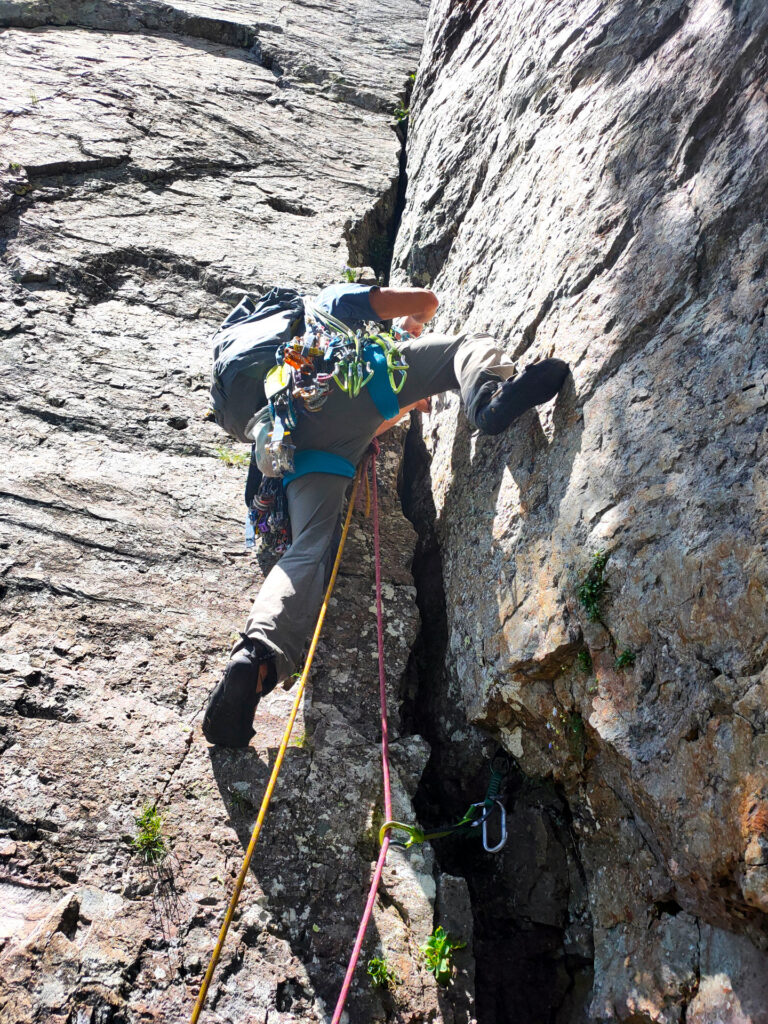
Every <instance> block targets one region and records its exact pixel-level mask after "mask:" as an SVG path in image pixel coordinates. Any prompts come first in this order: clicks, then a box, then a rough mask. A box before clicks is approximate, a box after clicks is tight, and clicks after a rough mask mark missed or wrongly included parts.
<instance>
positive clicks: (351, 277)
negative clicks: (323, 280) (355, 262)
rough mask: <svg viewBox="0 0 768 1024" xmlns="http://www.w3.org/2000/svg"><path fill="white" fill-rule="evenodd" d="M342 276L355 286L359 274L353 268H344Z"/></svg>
mask: <svg viewBox="0 0 768 1024" xmlns="http://www.w3.org/2000/svg"><path fill="white" fill-rule="evenodd" d="M341 276H342V277H343V278H344V280H345V281H347V282H348V283H349V284H354V283H355V281H356V280H357V274H356V273H355V271H354V269H353V268H352V267H344V269H343V270H342V272H341Z"/></svg>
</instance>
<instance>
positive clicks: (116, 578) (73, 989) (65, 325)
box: [0, 0, 468, 1024]
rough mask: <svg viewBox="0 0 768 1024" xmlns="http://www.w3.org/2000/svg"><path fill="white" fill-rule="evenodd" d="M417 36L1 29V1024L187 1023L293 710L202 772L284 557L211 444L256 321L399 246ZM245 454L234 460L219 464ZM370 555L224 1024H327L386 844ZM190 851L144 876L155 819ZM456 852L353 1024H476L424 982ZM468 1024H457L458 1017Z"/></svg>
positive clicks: (395, 665)
mask: <svg viewBox="0 0 768 1024" xmlns="http://www.w3.org/2000/svg"><path fill="white" fill-rule="evenodd" d="M423 18H424V8H423V6H422V4H421V3H420V2H416V0H413V2H409V0H397V2H395V3H391V4H388V5H387V4H379V5H376V7H375V8H371V9H366V10H365V11H363V10H362V9H361V7H360V5H357V4H351V3H346V4H344V3H337V4H332V5H331V6H330V7H326V9H325V10H324V12H323V14H322V16H318V8H317V6H316V5H305V4H290V5H278V4H274V5H268V4H263V5H253V4H247V5H246V4H231V5H229V6H227V5H226V4H217V5H216V6H214V5H206V4H202V3H200V4H197V3H194V4H193V3H182V4H176V5H167V4H159V3H153V2H149V0H144V2H137V3H130V2H129V3H101V4H91V3H74V2H73V3H56V2H53V3H3V4H2V5H1V6H0V19H1V21H0V23H2V24H3V25H5V26H6V27H5V28H4V29H3V30H2V31H0V41H1V46H0V49H1V50H2V66H3V71H2V74H3V81H4V89H3V100H2V126H3V129H2V138H1V140H0V167H2V174H1V175H0V177H1V178H2V193H1V197H0V211H1V212H2V220H1V221H0V228H1V234H2V244H3V250H4V256H5V260H4V264H3V269H2V271H0V332H2V370H3V372H2V383H1V384H0V390H1V391H2V399H3V409H2V421H1V422H2V436H3V450H4V455H5V457H4V464H3V468H2V471H1V472H0V477H1V478H2V484H1V486H0V491H1V492H2V493H1V495H0V499H1V506H2V511H1V512H0V514H1V515H2V520H3V530H2V536H1V537H0V571H1V573H2V578H1V579H0V599H1V603H0V616H1V619H2V630H1V635H2V653H1V654H0V683H1V685H0V711H1V712H2V716H3V717H2V724H1V725H0V749H1V750H2V757H0V778H1V779H2V800H1V804H2V806H0V829H1V833H0V904H1V906H2V909H1V910H0V1016H2V1018H3V1020H7V1021H9V1022H13V1024H21V1022H27V1021H39V1022H43V1021H45V1022H51V1021H54V1020H58V1021H62V1022H64V1021H70V1022H75V1021H77V1024H108V1022H110V1021H112V1022H115V1024H118V1022H123V1024H127V1022H135V1021H136V1022H137V1021H143V1022H148V1021H163V1022H168V1024H170V1022H179V1021H185V1020H187V1019H188V1017H189V1013H190V1010H191V1005H192V1000H193V998H194V996H195V994H196V992H197V989H198V986H199V983H200V980H201V977H202V973H203V971H204V969H205V967H206V964H207V961H208V957H209V955H210V953H211V950H212V947H213V942H214V938H215V935H216V931H217V929H218V927H219V924H220V921H221V918H222V914H223V910H224V906H225V902H226V898H227V896H228V893H229V891H230V890H231V886H232V882H233V879H234V876H235V874H236V872H237V870H238V868H239V864H240V861H241V859H242V855H243V848H244V845H245V844H246V843H247V839H248V837H249V835H250V832H251V828H252V825H253V822H254V819H255V816H256V809H257V808H258V805H259V802H260V799H261V795H262V793H263V790H264V786H265V783H266V780H267V778H268V774H269V770H270V767H271V765H272V763H273V761H274V756H275V752H276V747H277V744H278V741H279V737H280V735H281V732H282V727H283V724H284V722H285V719H286V716H287V713H288V708H289V706H290V702H291V699H292V698H291V695H290V694H286V693H284V692H283V691H282V690H280V691H278V692H276V693H274V694H272V695H270V697H269V698H268V699H266V700H265V701H264V704H263V706H262V708H261V709H260V711H259V715H258V721H257V736H256V738H255V740H254V742H253V744H252V746H251V748H249V749H248V750H247V751H243V752H237V753H231V752H225V751H221V750H213V751H209V750H208V748H207V745H206V744H205V743H204V741H203V740H202V737H201V735H200V731H199V719H200V712H201V710H202V706H203V703H204V701H205V699H206V695H207V693H208V691H209V690H210V688H211V687H212V686H213V684H214V683H215V681H216V679H217V677H218V675H219V674H220V672H221V669H222V667H223V664H224V661H225V659H226V652H227V651H228V648H229V646H230V643H231V640H232V636H233V631H234V630H236V629H238V628H240V627H241V626H242V624H243V621H244V618H245V615H246V612H247V610H248V607H249V605H250V601H251V599H252V597H253V594H254V591H255V589H256V588H257V587H258V585H259V582H260V580H261V579H262V577H263V573H264V572H265V571H266V570H267V569H268V568H269V562H268V559H267V558H266V557H262V556H256V557H250V556H246V554H245V552H244V549H243V546H242V518H241V510H242V507H243V506H242V486H243V477H244V471H243V470H242V468H238V467H235V466H231V465H228V464H227V460H228V459H229V458H230V452H229V451H227V450H226V449H227V448H228V447H230V446H228V445H227V441H226V438H224V437H223V435H221V434H220V433H219V432H218V430H217V428H216V427H215V426H213V425H212V424H211V423H208V422H206V421H205V420H204V414H205V411H206V408H207V373H208V349H207V345H206V339H207V337H208V335H209V334H210V332H211V330H212V328H213V327H214V326H215V325H216V324H217V323H218V322H219V321H220V320H221V318H222V316H223V315H224V313H225V312H226V311H227V310H228V309H229V308H231V304H232V301H233V300H234V298H235V297H236V296H237V295H238V294H239V292H240V290H241V289H247V290H250V291H254V292H258V291H259V290H260V289H262V288H264V287H267V286H270V285H271V284H273V283H276V282H279V283H284V284H294V285H298V286H302V287H307V288H313V287H316V286H320V285H324V284H326V283H328V282H329V281H333V280H338V279H339V271H340V268H341V266H342V265H343V264H344V263H345V262H347V261H351V260H355V261H359V262H360V263H367V262H370V261H373V262H374V264H375V262H376V259H377V257H378V258H379V259H380V258H381V246H382V244H385V242H386V234H387V231H389V230H390V229H391V226H390V223H389V221H390V219H391V216H392V213H393V205H394V200H395V190H396V184H397V176H398V170H399V168H398V159H399V150H400V139H399V137H398V135H397V133H396V132H395V130H394V123H393V118H392V109H393V108H394V106H395V104H396V103H397V102H398V100H399V99H402V98H404V96H405V94H406V90H407V88H408V74H409V73H410V72H411V71H412V70H414V69H415V67H416V63H417V60H418V50H419V46H420V41H421V35H422V32H423ZM401 443H402V438H401V437H400V438H399V437H395V438H394V439H393V441H392V443H391V445H390V446H389V447H387V448H386V450H385V451H384V453H383V455H382V458H381V480H382V485H381V486H382V492H383V516H384V519H383V545H384V550H385V552H386V558H385V565H384V579H385V587H386V591H387V597H388V601H387V615H388V619H387V623H388V625H387V654H388V667H389V685H390V690H391V699H392V707H393V713H392V724H391V730H392V735H393V740H394V743H393V765H394V769H393V771H394V788H395V801H396V810H397V813H398V815H400V816H403V817H406V818H410V817H412V816H413V811H412V808H411V804H410V797H411V794H412V793H413V791H414V789H415V786H416V783H417V781H418V778H419V775H420V774H421V770H422V768H423V764H424V762H425V760H426V757H427V754H428V751H427V750H426V747H425V744H424V743H423V741H421V740H420V739H419V738H418V737H413V736H409V735H406V734H405V733H404V731H403V730H402V728H401V726H400V714H399V704H400V680H401V677H402V675H403V670H404V667H405V663H406V660H407V658H408V653H409V650H410V646H411V643H412V640H413V637H414V635H415V631H416V626H417V611H416V607H415V603H414V588H413V581H412V579H411V575H410V559H411V551H412V547H413V531H412V530H411V528H410V526H409V525H408V524H407V523H406V522H405V520H403V518H402V516H401V515H400V512H399V500H398V496H397V492H396V487H395V481H396V477H397V472H398V466H399V461H400V458H399V451H400V447H401ZM222 445H223V446H224V450H223V451H219V453H218V456H217V448H219V447H220V446H222ZM372 604H373V583H372V542H371V537H370V528H369V525H368V524H366V523H365V522H364V521H363V520H362V518H359V519H357V520H355V523H354V526H353V530H352V535H351V540H350V544H349V548H348V552H347V554H346V556H345V562H344V567H343V569H342V574H341V579H340V583H339V586H338V589H337V592H336V597H335V598H334V601H333V607H332V610H331V614H330V616H329V621H328V623H327V627H326V633H325V637H324V639H323V641H322V643H321V645H320V650H319V655H318V659H317V662H316V664H317V668H316V671H315V672H314V674H313V678H312V682H311V684H310V689H309V693H308V696H307V698H306V700H305V702H304V706H303V709H302V711H301V713H300V718H299V722H298V723H297V726H296V732H295V734H294V742H293V743H292V745H291V747H290V748H289V750H288V754H287V758H286V763H285V767H284V769H283V773H282V776H281V779H280V782H279V784H278V789H277V791H276V795H275V799H274V802H273V806H272V809H271V811H270V814H269V817H268V819H267V825H266V827H265V830H264V833H263V838H262V840H261V842H260V845H259V847H258V848H257V853H256V856H255V859H254V863H253V870H252V872H251V876H250V877H249V879H248V881H247V883H246V887H245V890H244V895H243V900H242V903H241V908H240V910H239V911H238V915H237V917H236V920H235V923H234V926H233V930H232V932H231V934H230V936H229V939H228V942H227V945H226V947H225V951H224V955H223V957H222V961H221V964H220V967H219V970H218V973H217V975H216V978H215V980H214V985H213V988H212V991H211V996H210V1006H209V1010H208V1011H207V1018H204V1019H211V1020H213V1019H216V1020H218V1021H232V1022H237V1024H246V1022H252V1021H253V1022H255V1021H266V1020H269V1022H270V1024H279V1022H284V1024H287V1022H289V1021H298V1020H302V1021H321V1020H327V1019H328V1007H329V1005H332V1003H333V1001H334V1000H335V998H336V995H337V993H338V989H339V985H340V981H341V978H342V977H343V973H344V969H345V967H346V961H347V957H348V955H349V951H350V949H351V945H352V940H353V937H354V934H355V931H356V927H357V922H358V919H359V915H360V912H361V910H362V906H363V903H364V899H365V894H366V891H367V885H368V879H369V877H370V871H371V865H372V861H373V860H375V857H376V843H375V832H376V825H377V823H378V821H379V819H380V815H381V810H380V799H381V798H380V768H379V761H378V739H379V736H378V733H379V726H378V699H377V671H376V661H375V649H376V631H375V622H374V619H373V616H372ZM155 799H156V800H157V801H158V806H159V809H160V811H161V813H162V814H163V816H164V831H165V834H166V835H167V837H168V839H169V842H170V844H171V848H172V854H171V856H170V857H169V858H168V859H167V860H166V861H165V863H164V864H163V865H162V866H161V867H160V868H147V867H145V866H143V865H142V863H141V862H140V860H139V858H138V857H137V855H136V853H135V852H134V851H133V850H132V848H131V838H132V836H133V835H134V833H135V825H134V817H135V815H136V814H137V813H138V812H139V811H140V810H141V808H142V806H143V805H144V804H145V803H147V802H150V801H153V800H155ZM435 914H436V909H435V882H434V877H433V861H432V856H431V852H430V851H429V850H426V851H425V852H424V854H423V855H422V856H420V857H416V858H410V859H407V858H402V857H398V856H396V855H395V856H393V858H392V861H391V863H390V865H389V867H388V869H387V875H386V878H385V884H384V887H383V891H382V897H381V900H380V902H379V903H378V905H377V908H376V922H375V924H376V927H375V928H372V929H371V932H370V934H369V936H368V940H367V942H366V947H365V950H364V960H365V958H367V957H368V956H370V955H372V954H373V953H374V952H375V951H378V952H380V953H381V952H383V953H385V954H386V955H387V956H388V957H390V958H393V959H396V960H397V969H398V973H399V975H400V977H401V984H400V985H399V986H398V987H397V989H396V991H395V992H394V993H393V994H391V995H390V994H381V993H379V992H376V991H374V990H372V988H371V986H370V984H369V982H368V978H367V977H366V975H365V970H364V965H363V966H362V967H361V969H360V972H359V974H358V976H357V979H356V981H355V984H354V987H353V991H352V996H351V1001H350V1004H349V1005H350V1020H366V1021H374V1020H375V1021H384V1020H385V1019H386V1020H393V1021H395V1020H398V1021H409V1022H416V1021H421V1020H426V1019H431V1020H444V1021H446V1022H453V1021H456V1022H459V1021H466V1020H467V1013H468V1011H467V1009H466V1000H465V1002H464V1003H462V1004H461V1006H460V1007H459V1008H458V1009H457V1010H456V1011H455V1012H454V1009H453V1007H452V1005H451V1003H450V1001H449V1000H446V999H445V998H444V997H443V995H442V993H438V992H437V989H436V985H435V983H434V981H433V979H432V978H431V977H430V976H429V975H428V974H427V973H426V972H425V971H424V970H423V968H422V967H421V966H420V957H419V956H418V952H417V947H418V945H419V944H420V943H421V942H423V941H424V940H425V939H426V936H427V934H428V933H429V931H430V930H431V928H432V925H433V920H434V919H435ZM462 1007H463V1008H462Z"/></svg>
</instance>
